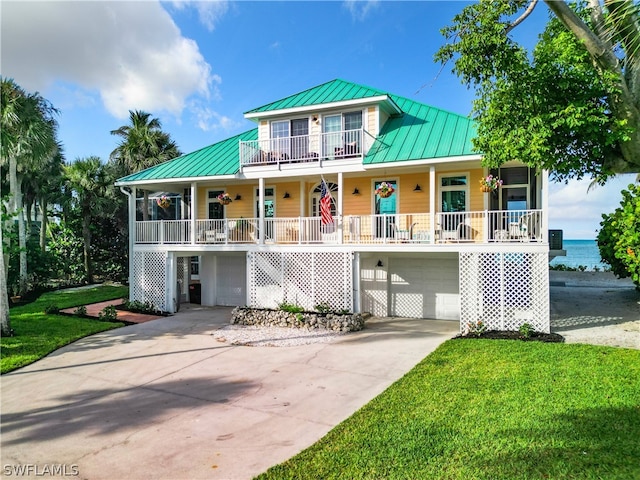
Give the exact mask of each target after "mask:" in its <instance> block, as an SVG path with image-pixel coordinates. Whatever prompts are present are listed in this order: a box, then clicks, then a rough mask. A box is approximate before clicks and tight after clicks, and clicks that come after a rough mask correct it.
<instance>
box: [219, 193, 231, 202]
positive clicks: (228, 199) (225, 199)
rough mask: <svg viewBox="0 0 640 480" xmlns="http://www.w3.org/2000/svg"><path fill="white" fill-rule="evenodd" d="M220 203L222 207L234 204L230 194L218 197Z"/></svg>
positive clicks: (222, 194)
mask: <svg viewBox="0 0 640 480" xmlns="http://www.w3.org/2000/svg"><path fill="white" fill-rule="evenodd" d="M218 201H219V202H220V203H221V204H222V205H229V204H230V203H231V202H232V200H231V196H230V195H229V194H228V193H221V194H220V195H218Z"/></svg>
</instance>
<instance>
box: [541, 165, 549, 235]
mask: <svg viewBox="0 0 640 480" xmlns="http://www.w3.org/2000/svg"><path fill="white" fill-rule="evenodd" d="M540 177H541V180H542V186H541V190H542V204H541V207H542V223H541V230H540V235H542V243H548V242H549V171H548V170H542V173H541V174H540Z"/></svg>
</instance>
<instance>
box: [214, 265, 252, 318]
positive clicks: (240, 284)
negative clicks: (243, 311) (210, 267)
mask: <svg viewBox="0 0 640 480" xmlns="http://www.w3.org/2000/svg"><path fill="white" fill-rule="evenodd" d="M217 267H218V268H217V273H218V275H217V277H218V278H217V279H216V285H217V298H216V305H226V306H230V307H241V306H243V305H246V304H247V290H246V288H247V265H246V259H245V256H244V255H233V256H232V255H220V256H218V258H217Z"/></svg>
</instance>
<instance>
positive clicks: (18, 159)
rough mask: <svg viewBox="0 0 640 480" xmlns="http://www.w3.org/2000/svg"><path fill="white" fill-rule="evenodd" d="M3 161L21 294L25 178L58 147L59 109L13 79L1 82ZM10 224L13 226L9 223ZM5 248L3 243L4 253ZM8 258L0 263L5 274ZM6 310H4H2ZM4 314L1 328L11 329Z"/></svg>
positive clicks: (24, 276)
mask: <svg viewBox="0 0 640 480" xmlns="http://www.w3.org/2000/svg"><path fill="white" fill-rule="evenodd" d="M0 95H1V96H0V106H1V113H0V135H1V137H0V163H2V164H5V165H8V170H9V191H10V196H9V200H8V202H7V212H8V213H9V218H12V215H13V216H17V218H18V243H19V247H20V275H19V278H20V281H19V292H20V294H21V295H22V294H24V293H26V290H27V249H26V244H27V234H26V228H25V219H24V211H23V205H22V202H23V195H22V177H23V175H24V174H25V172H28V171H29V169H31V168H37V165H38V164H39V163H40V162H42V161H44V160H46V159H47V158H49V157H50V156H51V155H52V154H53V153H54V152H55V149H56V147H57V143H56V130H57V122H56V120H55V118H54V117H55V115H56V114H57V110H56V109H55V108H54V107H53V106H52V105H51V103H49V102H48V101H47V100H45V99H44V98H43V97H41V96H40V94H38V93H33V94H30V93H27V92H25V91H24V90H23V89H22V88H21V87H20V86H19V85H17V84H16V83H15V82H14V81H13V80H12V79H6V78H2V80H1V82H0ZM7 227H10V228H12V225H11V223H10V222H8V224H7ZM5 247H8V245H5V244H3V245H2V248H3V255H4V252H5V250H4V249H5ZM6 260H7V257H6V256H5V257H4V258H3V262H2V263H1V264H0V275H4V274H5V271H4V268H5V265H6V264H7V261H6ZM3 288H4V291H0V295H2V296H6V294H7V292H6V282H2V284H0V290H2V289H3ZM3 310H4V309H3ZM4 317H5V314H4V312H3V314H2V331H3V332H6V333H7V334H9V332H11V329H10V326H9V324H8V314H6V317H7V321H6V323H5V321H4Z"/></svg>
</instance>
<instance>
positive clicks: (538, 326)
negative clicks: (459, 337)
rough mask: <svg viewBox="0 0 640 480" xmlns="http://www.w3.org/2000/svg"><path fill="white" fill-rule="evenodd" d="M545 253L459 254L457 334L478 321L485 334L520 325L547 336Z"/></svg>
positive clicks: (546, 266) (515, 328)
mask: <svg viewBox="0 0 640 480" xmlns="http://www.w3.org/2000/svg"><path fill="white" fill-rule="evenodd" d="M548 268H549V267H548V260H547V255H546V254H545V253H529V252H508V253H505V252H493V253H461V254H460V310H461V311H460V330H461V331H465V329H466V328H467V325H468V324H469V323H472V324H475V323H476V322H478V321H482V322H483V323H484V325H485V326H486V328H487V330H518V328H520V326H521V325H522V324H524V323H528V324H530V325H532V326H533V328H534V330H536V331H538V332H549V271H548Z"/></svg>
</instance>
